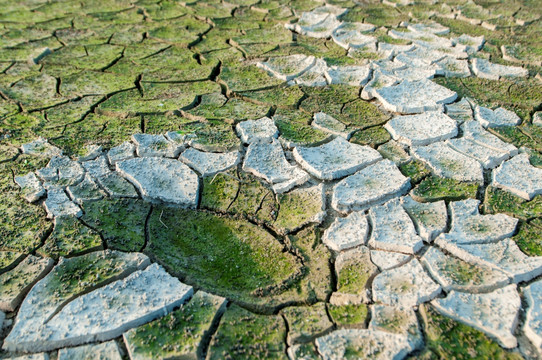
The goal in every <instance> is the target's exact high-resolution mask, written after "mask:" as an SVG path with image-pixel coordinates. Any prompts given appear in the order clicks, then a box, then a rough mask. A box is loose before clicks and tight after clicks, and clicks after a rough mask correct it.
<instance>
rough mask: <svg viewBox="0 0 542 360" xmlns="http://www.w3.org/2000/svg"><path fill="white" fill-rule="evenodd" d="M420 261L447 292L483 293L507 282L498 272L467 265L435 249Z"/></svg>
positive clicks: (483, 267)
mask: <svg viewBox="0 0 542 360" xmlns="http://www.w3.org/2000/svg"><path fill="white" fill-rule="evenodd" d="M421 261H422V263H423V264H424V265H425V266H426V268H427V269H428V271H429V272H430V273H431V275H432V276H433V278H434V279H436V280H437V281H438V282H439V283H440V284H441V286H442V288H443V289H444V290H445V291H447V292H449V291H451V290H457V291H467V292H473V293H478V292H485V291H491V290H495V289H496V288H499V287H503V286H505V285H506V284H508V282H509V278H508V276H507V275H505V274H504V273H502V272H500V271H498V270H495V269H491V268H490V267H487V266H480V265H473V264H469V263H467V262H465V261H462V260H460V259H458V258H455V257H452V256H449V255H445V254H444V253H443V252H442V251H440V250H438V249H437V248H435V247H431V248H430V249H429V250H428V251H427V252H426V253H425V254H424V255H423V257H422V259H421Z"/></svg>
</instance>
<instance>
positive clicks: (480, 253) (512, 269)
mask: <svg viewBox="0 0 542 360" xmlns="http://www.w3.org/2000/svg"><path fill="white" fill-rule="evenodd" d="M435 243H436V244H437V245H438V246H439V247H441V248H442V249H444V250H446V251H448V252H449V253H451V254H453V255H455V256H457V257H458V258H460V259H462V260H464V261H466V262H469V263H472V264H477V265H481V266H489V267H491V268H493V269H496V270H500V271H502V272H504V273H505V274H506V275H508V276H509V277H510V278H511V279H512V281H513V282H515V283H519V282H522V281H529V280H531V279H534V278H535V277H537V276H539V275H540V274H542V256H527V255H525V254H524V253H523V252H522V251H521V250H520V248H519V247H518V246H517V245H516V243H515V242H514V241H513V240H511V239H504V240H501V241H499V242H497V243H488V244H456V243H454V242H453V241H449V240H448V239H447V238H446V235H445V234H443V235H440V236H439V237H438V238H437V239H436V240H435Z"/></svg>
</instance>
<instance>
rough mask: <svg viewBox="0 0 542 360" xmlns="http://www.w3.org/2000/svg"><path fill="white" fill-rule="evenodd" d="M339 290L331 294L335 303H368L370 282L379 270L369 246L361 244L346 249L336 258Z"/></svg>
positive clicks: (331, 300) (332, 301)
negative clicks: (372, 260) (372, 258)
mask: <svg viewBox="0 0 542 360" xmlns="http://www.w3.org/2000/svg"><path fill="white" fill-rule="evenodd" d="M335 272H336V274H337V291H336V292H334V293H333V294H332V296H331V299H330V302H331V303H332V304H333V305H348V304H360V303H362V302H363V303H367V302H369V299H370V292H369V287H368V286H367V285H368V282H369V279H371V278H372V277H373V276H374V275H375V274H376V272H377V268H376V266H375V265H374V264H373V263H372V262H371V257H370V251H369V248H367V247H365V246H359V247H357V248H355V249H352V250H349V251H344V252H341V253H340V254H339V256H337V259H336V260H335Z"/></svg>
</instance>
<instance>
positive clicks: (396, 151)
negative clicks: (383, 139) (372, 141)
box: [378, 140, 411, 166]
mask: <svg viewBox="0 0 542 360" xmlns="http://www.w3.org/2000/svg"><path fill="white" fill-rule="evenodd" d="M378 152H379V153H380V154H381V155H382V156H383V157H384V158H385V159H389V160H391V161H393V162H394V163H396V164H397V165H399V166H400V165H403V164H406V163H408V162H409V161H410V160H411V157H410V155H409V154H408V153H407V152H406V151H405V146H404V145H401V144H399V143H398V142H397V141H395V140H391V141H388V142H387V143H385V144H382V145H380V146H379V147H378Z"/></svg>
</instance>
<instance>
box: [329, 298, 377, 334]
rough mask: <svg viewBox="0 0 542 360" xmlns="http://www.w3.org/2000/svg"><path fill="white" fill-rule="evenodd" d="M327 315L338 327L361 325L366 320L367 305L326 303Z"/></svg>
mask: <svg viewBox="0 0 542 360" xmlns="http://www.w3.org/2000/svg"><path fill="white" fill-rule="evenodd" d="M328 310H329V315H331V318H332V319H333V322H334V323H335V324H337V326H339V327H347V328H348V327H363V326H364V324H365V322H366V321H367V313H368V310H367V305H365V304H350V305H328Z"/></svg>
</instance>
